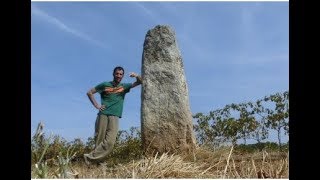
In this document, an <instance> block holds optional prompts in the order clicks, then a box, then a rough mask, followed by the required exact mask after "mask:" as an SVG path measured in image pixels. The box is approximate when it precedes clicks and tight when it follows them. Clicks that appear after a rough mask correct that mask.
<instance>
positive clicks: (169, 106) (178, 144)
mask: <svg viewBox="0 0 320 180" xmlns="http://www.w3.org/2000/svg"><path fill="white" fill-rule="evenodd" d="M143 46H144V47H143V56H142V77H143V83H142V91H141V103H142V106H141V132H142V142H143V147H144V150H145V152H146V153H156V152H159V153H164V152H169V153H170V152H172V153H177V152H179V153H181V152H182V153H183V152H187V153H190V152H192V150H193V149H194V148H195V146H196V141H195V136H194V132H193V125H192V114H191V111H190V106H189V94H188V87H187V83H186V78H185V74H184V68H183V62H182V57H181V53H180V50H179V48H178V44H177V41H176V38H175V32H174V31H173V30H172V28H171V27H170V26H162V25H158V26H156V27H155V28H153V29H151V30H149V31H148V32H147V34H146V37H145V41H144V45H143Z"/></svg>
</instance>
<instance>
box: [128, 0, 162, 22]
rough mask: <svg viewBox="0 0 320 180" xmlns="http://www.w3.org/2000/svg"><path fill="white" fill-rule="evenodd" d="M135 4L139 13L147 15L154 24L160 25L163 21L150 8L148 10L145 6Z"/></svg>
mask: <svg viewBox="0 0 320 180" xmlns="http://www.w3.org/2000/svg"><path fill="white" fill-rule="evenodd" d="M133 4H134V5H135V6H136V7H138V8H139V12H142V13H144V14H146V15H147V16H146V17H148V18H150V19H151V20H152V21H153V22H154V23H158V22H159V21H161V18H160V17H159V16H158V15H157V14H156V13H155V12H154V11H152V10H150V8H147V7H146V6H145V5H143V4H142V3H139V2H133Z"/></svg>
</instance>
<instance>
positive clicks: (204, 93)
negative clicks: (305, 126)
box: [31, 2, 289, 140]
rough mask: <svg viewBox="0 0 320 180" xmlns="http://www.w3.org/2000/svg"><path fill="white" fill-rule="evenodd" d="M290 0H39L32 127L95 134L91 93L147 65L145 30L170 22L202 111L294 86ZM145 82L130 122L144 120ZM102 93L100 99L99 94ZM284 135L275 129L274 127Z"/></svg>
mask: <svg viewBox="0 0 320 180" xmlns="http://www.w3.org/2000/svg"><path fill="white" fill-rule="evenodd" d="M288 5H289V2H32V3H31V30H32V31H31V39H32V40H31V131H32V133H34V131H35V128H36V126H37V124H38V123H39V122H40V121H42V122H43V123H44V125H45V132H46V133H47V134H50V133H52V134H54V135H60V136H62V137H63V138H65V139H67V140H73V139H75V138H81V139H83V140H87V138H88V137H92V136H93V132H94V123H95V119H96V114H97V112H96V110H95V108H94V107H93V106H92V104H91V103H90V101H89V99H88V97H87V95H86V92H87V91H88V90H89V89H90V88H92V87H94V86H95V85H97V84H98V83H100V82H102V81H109V80H112V78H113V77H112V70H113V68H114V67H115V66H118V65H121V66H123V67H124V68H125V71H126V72H125V77H124V78H123V80H122V82H134V81H135V79H132V78H130V77H129V72H137V73H139V74H141V66H142V51H143V42H144V38H145V35H146V33H147V31H148V30H149V29H152V28H154V27H155V26H156V25H170V26H171V27H172V28H173V29H174V31H175V33H176V38H177V42H178V46H179V48H180V51H181V55H182V58H183V63H184V70H185V74H186V79H187V83H188V89H189V98H190V108H191V112H192V113H193V114H196V113H198V112H202V113H205V114H207V113H209V111H211V110H215V109H218V108H222V107H224V106H225V105H227V104H231V103H240V102H246V101H255V100H257V99H259V98H262V97H264V96H266V95H270V94H273V93H276V92H283V91H286V90H288V89H289V7H288ZM140 95H141V86H139V87H137V88H134V89H132V90H131V91H130V93H129V94H127V95H126V100H125V104H124V112H123V117H122V118H121V120H120V129H121V130H128V129H129V128H130V127H132V126H134V127H140V106H141V99H140ZM96 99H97V100H98V101H100V97H99V96H98V95H97V96H96ZM274 137H275V136H274Z"/></svg>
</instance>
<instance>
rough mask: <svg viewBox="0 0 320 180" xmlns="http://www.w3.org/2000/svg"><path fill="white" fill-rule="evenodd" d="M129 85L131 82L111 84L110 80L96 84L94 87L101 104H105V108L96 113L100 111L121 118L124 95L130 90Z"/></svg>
mask: <svg viewBox="0 0 320 180" xmlns="http://www.w3.org/2000/svg"><path fill="white" fill-rule="evenodd" d="M131 86H132V83H119V84H118V85H117V86H113V85H112V81H110V82H103V83H100V84H98V85H97V86H96V87H95V89H96V91H97V92H99V93H100V96H101V105H105V106H106V109H105V110H103V111H100V112H99V113H98V114H100V113H102V114H105V115H113V116H118V117H119V118H121V116H122V110H123V102H124V97H125V95H126V93H128V92H129V91H130V88H131Z"/></svg>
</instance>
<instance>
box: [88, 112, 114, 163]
mask: <svg viewBox="0 0 320 180" xmlns="http://www.w3.org/2000/svg"><path fill="white" fill-rule="evenodd" d="M118 129H119V117H117V116H107V115H104V114H100V115H98V116H97V119H96V124H95V135H94V139H95V148H94V150H93V151H91V152H90V153H89V154H88V156H87V158H88V159H89V160H90V161H92V162H101V161H103V160H105V158H106V156H107V155H108V154H110V153H111V151H112V149H113V146H114V143H115V141H116V138H117V134H118Z"/></svg>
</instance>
